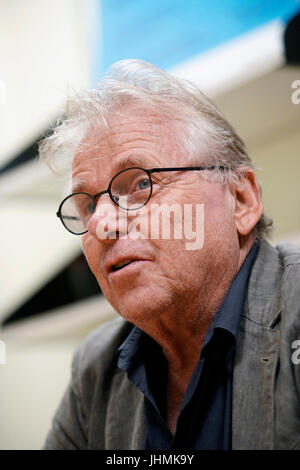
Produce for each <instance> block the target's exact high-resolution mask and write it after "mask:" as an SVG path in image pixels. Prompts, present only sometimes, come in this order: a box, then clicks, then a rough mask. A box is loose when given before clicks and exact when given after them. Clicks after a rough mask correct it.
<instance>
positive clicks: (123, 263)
mask: <svg viewBox="0 0 300 470" xmlns="http://www.w3.org/2000/svg"><path fill="white" fill-rule="evenodd" d="M131 261H133V260H132V259H125V260H124V261H120V263H117V264H115V265H114V266H113V269H119V268H122V266H125V264H129V263H131Z"/></svg>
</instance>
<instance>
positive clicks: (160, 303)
mask: <svg viewBox="0 0 300 470" xmlns="http://www.w3.org/2000/svg"><path fill="white" fill-rule="evenodd" d="M110 130H111V138H110V140H109V141H108V140H107V138H105V137H104V136H103V137H101V136H99V135H97V136H94V137H92V136H89V137H88V139H87V140H88V142H87V144H88V145H86V150H85V151H84V152H81V153H78V154H77V155H76V156H75V158H74V162H73V173H72V180H73V188H74V189H75V188H76V190H80V191H85V192H88V193H90V194H96V193H98V192H100V191H101V190H105V189H106V188H107V187H108V184H109V182H110V180H111V178H112V177H113V176H114V175H115V174H116V173H117V172H118V171H120V170H121V169H124V168H128V167H134V166H138V167H143V168H148V169H149V168H157V167H182V166H191V165H194V166H195V165H199V164H200V165H207V164H208V165H209V162H208V161H205V158H203V160H202V159H201V156H200V159H199V163H195V162H191V160H190V159H188V157H187V155H186V154H185V153H184V151H180V150H179V148H178V145H176V143H175V135H176V131H175V129H174V127H173V125H172V124H171V123H169V122H168V121H167V120H165V119H164V120H163V119H162V118H160V117H159V116H158V115H154V114H153V113H152V114H151V113H150V112H145V110H143V111H138V110H136V109H135V110H131V111H128V112H127V114H124V115H123V116H122V118H120V117H119V118H118V119H117V118H115V119H114V120H111V122H110ZM200 152H201V149H200ZM203 154H204V152H203ZM200 155H201V153H200ZM153 183H154V186H153V194H152V197H151V199H150V200H149V202H148V203H147V206H146V207H147V209H148V210H150V209H151V204H153V203H154V204H168V205H172V204H179V205H180V206H181V207H182V208H183V207H184V205H185V204H189V205H192V207H193V214H194V220H193V222H194V224H195V213H196V205H197V204H203V205H204V245H203V247H202V248H201V249H197V250H187V249H186V242H187V241H189V240H186V239H185V238H184V237H183V238H182V239H175V240H174V239H172V237H171V239H162V237H160V239H151V238H147V239H137V240H134V239H131V238H130V236H127V237H121V238H118V237H117V238H115V239H109V238H107V239H100V238H99V237H98V235H97V233H98V234H99V227H100V226H101V225H102V226H103V224H105V223H107V224H108V225H109V223H110V222H109V217H108V216H104V215H103V213H102V212H101V210H100V207H101V204H105V205H106V207H107V205H110V206H111V208H112V211H113V212H114V213H115V209H116V208H117V207H116V206H115V205H114V204H113V202H112V201H111V200H110V198H109V195H108V194H105V195H103V196H102V197H101V198H100V199H99V201H98V205H97V209H96V212H95V213H94V215H93V216H92V218H91V219H90V222H89V226H88V232H87V233H86V234H84V235H83V236H82V247H83V252H84V254H85V256H86V259H87V261H88V264H89V266H90V268H91V270H92V272H93V273H94V275H95V276H96V278H97V280H98V282H99V285H100V287H101V289H102V292H103V294H104V295H105V297H106V298H107V299H108V301H109V302H110V303H111V304H112V306H113V307H114V308H115V310H116V311H118V312H119V313H120V314H121V315H122V316H124V317H125V318H126V319H127V320H129V321H130V322H132V323H134V324H136V325H137V326H139V327H141V328H143V327H145V325H146V324H147V323H153V322H157V321H160V320H162V319H163V317H165V318H167V317H169V318H172V321H178V322H180V321H182V318H183V317H184V312H185V310H186V309H188V310H189V311H192V312H194V315H197V311H198V310H199V307H200V306H201V304H202V305H203V303H204V302H205V306H206V309H208V310H209V306H210V303H211V302H212V297H214V298H215V297H216V295H217V290H218V287H220V286H222V285H224V286H228V285H229V284H230V282H231V280H232V277H233V275H234V274H235V272H236V270H237V265H238V255H239V251H238V248H239V246H238V237H237V233H236V229H235V225H234V221H233V215H232V210H231V209H230V204H229V202H228V198H229V190H228V187H227V185H221V184H217V183H212V182H209V181H207V179H206V178H205V177H204V175H203V173H202V172H201V171H186V172H171V173H158V174H155V175H153ZM78 185H80V186H78ZM182 213H183V210H182ZM126 215H127V216H129V218H128V219H127V220H128V221H129V222H130V220H133V218H134V215H133V216H132V215H130V214H129V213H128V212H127V213H126ZM105 217H107V220H105ZM183 223H184V221H183ZM99 224H100V225H99ZM126 227H127V230H128V227H129V225H128V223H127V225H126ZM193 228H194V230H195V226H194V227H193ZM198 229H199V227H198ZM200 229H201V228H200ZM120 230H121V229H120ZM122 230H124V229H122ZM125 232H126V230H125ZM171 233H172V232H171ZM131 259H132V260H135V262H132V263H130V264H129V265H128V266H125V267H123V268H121V269H118V270H115V268H114V267H115V265H116V264H118V263H119V262H120V261H124V260H131ZM220 300H221V299H220ZM179 324H180V323H179ZM145 329H146V328H145Z"/></svg>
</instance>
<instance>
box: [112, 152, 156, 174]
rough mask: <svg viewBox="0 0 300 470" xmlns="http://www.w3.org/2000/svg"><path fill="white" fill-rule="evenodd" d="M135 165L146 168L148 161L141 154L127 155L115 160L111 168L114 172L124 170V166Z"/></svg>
mask: <svg viewBox="0 0 300 470" xmlns="http://www.w3.org/2000/svg"><path fill="white" fill-rule="evenodd" d="M135 166H138V167H142V168H147V167H148V162H147V160H146V158H145V157H144V156H143V155H129V156H128V157H126V158H123V159H120V160H119V161H115V162H114V163H113V165H112V169H113V170H114V171H113V173H114V174H116V173H118V172H119V171H122V170H126V168H130V167H135Z"/></svg>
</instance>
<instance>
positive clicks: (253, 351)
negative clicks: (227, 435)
mask: <svg viewBox="0 0 300 470" xmlns="http://www.w3.org/2000/svg"><path fill="white" fill-rule="evenodd" d="M281 277H282V265H281V262H280V258H279V255H278V253H277V251H276V250H275V249H274V248H273V247H271V246H270V245H269V244H268V243H267V242H264V241H261V243H260V248H259V252H258V255H257V259H256V261H255V264H254V266H253V269H252V273H251V276H250V279H249V285H248V295H247V300H246V303H245V306H244V312H243V315H242V319H241V325H240V331H239V335H238V338H237V347H236V354H235V362H234V372H233V399H232V401H233V403H232V448H233V449H272V448H273V447H274V382H275V373H276V367H277V360H278V352H279V331H278V330H276V329H274V326H275V325H276V323H277V321H278V319H279V316H280V284H281Z"/></svg>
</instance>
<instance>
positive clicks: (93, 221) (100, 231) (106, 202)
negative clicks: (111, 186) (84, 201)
mask: <svg viewBox="0 0 300 470" xmlns="http://www.w3.org/2000/svg"><path fill="white" fill-rule="evenodd" d="M87 229H88V232H89V233H90V234H91V235H92V237H94V238H95V239H97V240H98V241H100V240H101V241H103V242H111V241H112V240H115V239H117V238H119V237H120V236H121V235H125V234H127V230H128V223H127V211H125V210H122V209H120V208H119V207H118V206H117V205H116V204H114V203H113V202H112V200H111V199H110V197H109V195H108V194H104V195H103V196H101V198H99V199H98V201H97V205H96V209H95V212H94V214H93V215H92V217H91V218H90V220H89V222H88V226H87Z"/></svg>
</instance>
